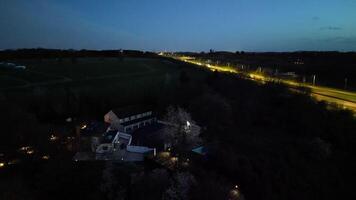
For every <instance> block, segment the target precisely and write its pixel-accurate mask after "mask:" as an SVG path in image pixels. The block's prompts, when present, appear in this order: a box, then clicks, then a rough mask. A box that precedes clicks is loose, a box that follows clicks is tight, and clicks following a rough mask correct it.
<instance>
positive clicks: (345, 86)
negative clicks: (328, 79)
mask: <svg viewBox="0 0 356 200" xmlns="http://www.w3.org/2000/svg"><path fill="white" fill-rule="evenodd" d="M344 88H345V90H346V88H347V78H345V85H344Z"/></svg>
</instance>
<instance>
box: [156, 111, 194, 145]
mask: <svg viewBox="0 0 356 200" xmlns="http://www.w3.org/2000/svg"><path fill="white" fill-rule="evenodd" d="M163 119H164V121H165V122H166V123H167V126H166V128H165V129H164V131H163V139H164V140H165V142H166V143H169V144H171V145H172V146H173V147H175V149H176V150H177V151H185V150H187V149H189V148H190V147H192V146H193V145H194V144H197V143H199V142H200V137H199V134H200V127H199V126H197V125H195V122H194V121H193V120H192V118H191V116H190V114H189V113H188V112H187V111H186V110H184V109H183V108H181V107H173V106H169V107H168V108H167V113H166V115H165V116H164V118H163Z"/></svg>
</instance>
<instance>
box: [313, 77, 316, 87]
mask: <svg viewBox="0 0 356 200" xmlns="http://www.w3.org/2000/svg"><path fill="white" fill-rule="evenodd" d="M315 79H316V75H315V74H314V75H313V85H315Z"/></svg>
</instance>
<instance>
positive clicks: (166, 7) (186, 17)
mask: <svg viewBox="0 0 356 200" xmlns="http://www.w3.org/2000/svg"><path fill="white" fill-rule="evenodd" d="M32 47H44V48H74V49H83V48H86V49H119V48H123V49H141V50H154V51H159V50H170V51H207V50H209V49H210V48H212V49H215V50H229V51H236V50H245V51H295V50H340V51H352V50H353V51H355V50H356V0H215V1H212V0H103V1H99V0H0V49H7V48H32Z"/></svg>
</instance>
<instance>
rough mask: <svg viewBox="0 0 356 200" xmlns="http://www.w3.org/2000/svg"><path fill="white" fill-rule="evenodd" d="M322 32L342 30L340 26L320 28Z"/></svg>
mask: <svg viewBox="0 0 356 200" xmlns="http://www.w3.org/2000/svg"><path fill="white" fill-rule="evenodd" d="M320 30H327V31H339V30H342V28H341V27H338V26H323V27H320Z"/></svg>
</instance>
